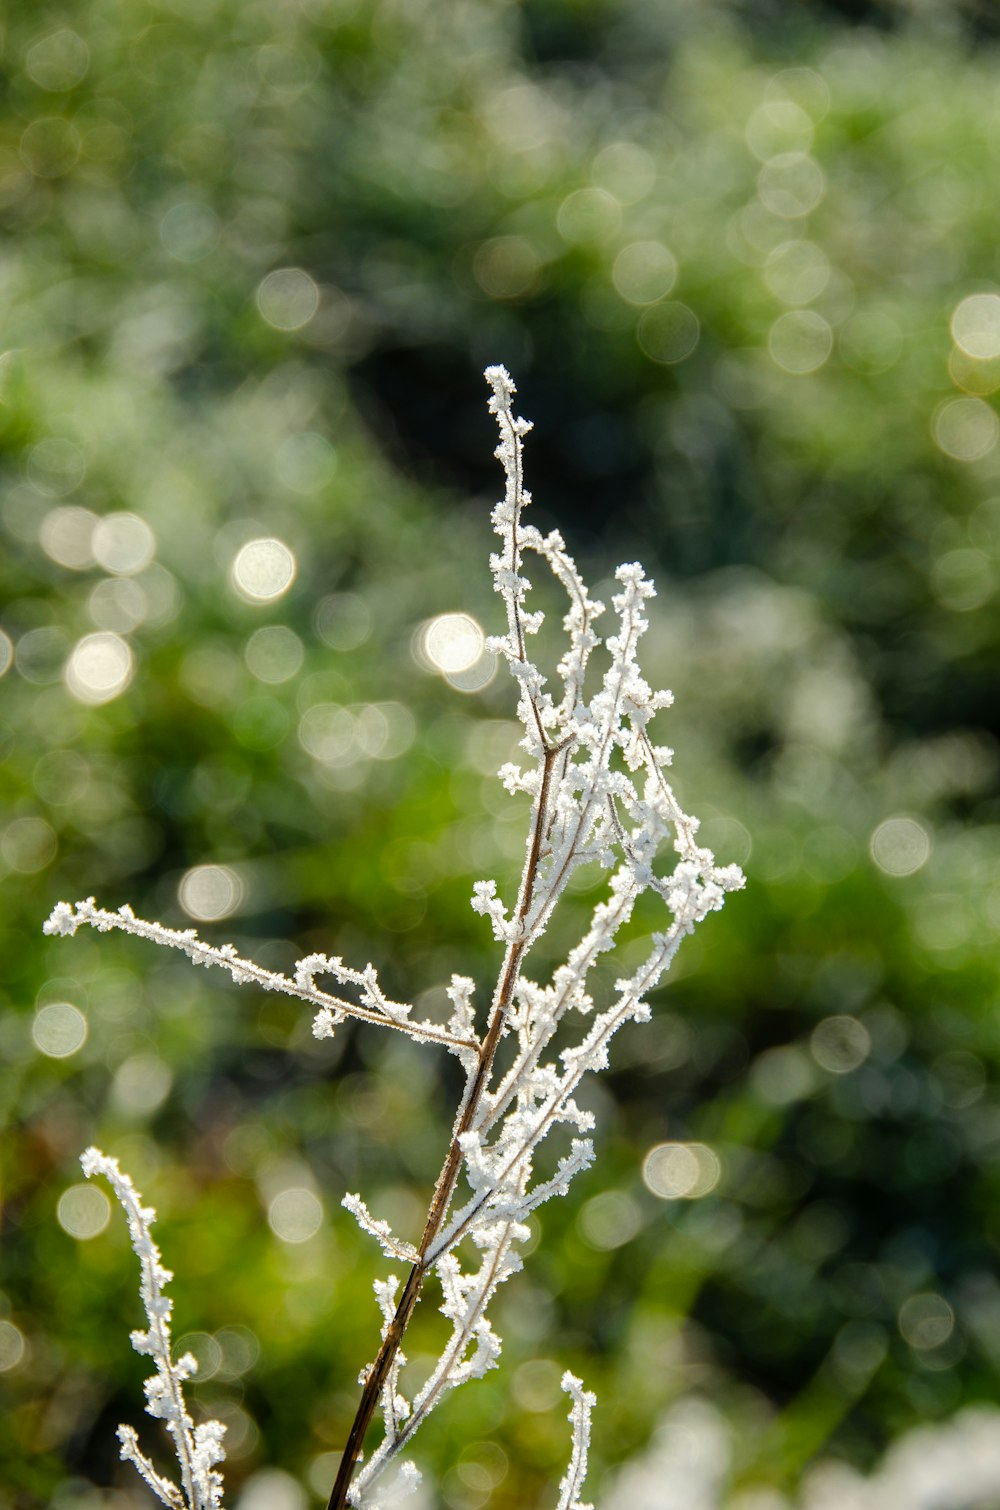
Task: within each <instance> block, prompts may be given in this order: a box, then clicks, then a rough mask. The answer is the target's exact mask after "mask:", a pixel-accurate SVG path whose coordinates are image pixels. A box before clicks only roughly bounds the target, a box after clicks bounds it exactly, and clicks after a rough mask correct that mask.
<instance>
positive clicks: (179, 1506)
mask: <svg viewBox="0 0 1000 1510" xmlns="http://www.w3.org/2000/svg"><path fill="white" fill-rule="evenodd" d="M80 1163H81V1165H82V1166H83V1172H84V1174H85V1175H87V1177H88V1178H89V1177H90V1176H91V1175H94V1174H102V1175H104V1177H105V1179H106V1180H107V1181H108V1182H109V1184H110V1185H111V1188H112V1189H113V1190H114V1193H115V1195H116V1196H117V1197H118V1200H119V1201H120V1203H121V1206H122V1210H123V1211H124V1212H125V1216H126V1219H127V1221H128V1232H129V1237H130V1238H131V1239H132V1247H133V1248H134V1249H135V1252H136V1256H137V1257H138V1259H139V1263H140V1265H141V1266H142V1280H141V1282H140V1285H139V1294H140V1296H141V1297H142V1303H143V1306H144V1308H145V1311H146V1317H147V1319H148V1321H149V1330H148V1331H146V1332H139V1331H135V1332H132V1333H131V1340H132V1346H133V1347H134V1348H135V1350H136V1352H137V1353H144V1354H147V1355H148V1356H149V1357H150V1358H152V1359H153V1360H154V1362H155V1364H156V1373H155V1374H152V1375H151V1376H150V1377H149V1378H148V1379H147V1380H146V1385H145V1389H146V1410H147V1411H148V1412H149V1414H150V1415H151V1416H157V1417H159V1419H160V1420H162V1421H163V1422H165V1424H166V1428H167V1430H168V1432H169V1433H170V1435H171V1436H172V1437H173V1440H174V1451H175V1452H176V1454H177V1462H178V1464H179V1465H180V1470H181V1485H182V1488H180V1489H178V1488H177V1485H176V1484H173V1483H171V1481H170V1480H169V1479H165V1478H164V1477H163V1476H162V1475H161V1474H159V1473H157V1471H156V1469H155V1468H154V1467H153V1465H152V1463H151V1462H150V1461H149V1459H148V1458H147V1457H146V1456H145V1454H144V1453H143V1452H142V1451H141V1450H140V1448H139V1439H138V1437H137V1436H136V1434H135V1431H134V1430H133V1429H132V1427H131V1426H119V1428H118V1440H119V1442H120V1443H121V1455H122V1458H123V1459H124V1460H125V1461H126V1462H129V1463H133V1464H134V1465H135V1467H136V1469H137V1470H138V1472H139V1474H140V1475H141V1476H142V1478H144V1479H145V1481H146V1483H147V1484H148V1485H149V1487H150V1488H151V1489H152V1490H153V1492H154V1494H156V1495H157V1496H158V1498H159V1499H160V1500H161V1501H162V1503H163V1504H164V1505H167V1506H169V1510H220V1507H221V1505H222V1475H221V1474H220V1473H217V1472H216V1471H215V1464H216V1463H221V1462H222V1461H223V1459H224V1458H225V1455H226V1454H225V1450H224V1448H223V1446H222V1434H223V1432H224V1431H225V1429H226V1428H225V1427H224V1426H223V1424H222V1422H221V1421H205V1422H203V1423H202V1425H200V1426H195V1425H194V1423H193V1421H192V1420H191V1417H190V1416H189V1415H188V1411H187V1406H186V1405H185V1403H184V1390H183V1385H184V1381H185V1379H190V1377H191V1375H192V1374H193V1373H194V1372H195V1370H196V1368H197V1366H198V1365H197V1364H196V1362H195V1360H194V1358H193V1357H192V1355H191V1354H190V1353H185V1354H184V1355H183V1356H182V1357H180V1358H178V1359H176V1360H175V1359H174V1358H173V1357H172V1354H171V1347H170V1313H171V1310H172V1309H173V1302H172V1301H170V1300H168V1299H167V1297H166V1295H165V1294H164V1290H165V1287H166V1285H167V1284H168V1283H169V1282H170V1280H171V1278H172V1277H173V1276H172V1275H171V1272H170V1270H169V1269H165V1268H164V1267H163V1263H162V1260H161V1256H160V1250H159V1248H158V1247H157V1246H156V1244H155V1243H154V1242H153V1237H152V1233H151V1232H150V1230H149V1229H150V1227H151V1225H152V1223H153V1221H154V1220H155V1217H156V1212H155V1211H154V1210H153V1208H152V1207H151V1206H143V1204H142V1199H141V1197H140V1195H139V1193H138V1191H137V1190H136V1188H135V1186H134V1185H133V1184H132V1181H131V1180H130V1179H129V1177H128V1175H127V1174H123V1173H122V1171H121V1170H120V1169H119V1167H118V1160H117V1159H111V1158H108V1156H107V1155H106V1154H103V1153H101V1151H100V1149H99V1148H88V1149H87V1151H86V1152H85V1153H84V1154H83V1155H82V1157H81V1159H80Z"/></svg>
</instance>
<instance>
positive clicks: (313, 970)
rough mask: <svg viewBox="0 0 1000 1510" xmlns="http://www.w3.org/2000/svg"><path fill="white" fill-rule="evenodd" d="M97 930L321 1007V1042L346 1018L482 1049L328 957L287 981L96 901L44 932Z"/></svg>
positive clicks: (190, 935) (192, 935)
mask: <svg viewBox="0 0 1000 1510" xmlns="http://www.w3.org/2000/svg"><path fill="white" fill-rule="evenodd" d="M84 923H86V924H88V925H89V926H90V927H91V928H96V929H97V931H98V933H108V932H109V931H110V930H111V929H112V928H119V929H121V931H122V932H123V933H134V934H136V935H137V936H138V937H139V938H144V939H149V940H151V941H152V942H153V943H154V944H163V945H165V946H166V947H167V948H169V949H180V950H181V951H182V952H183V953H184V954H186V955H187V956H188V958H189V959H190V960H191V961H192V962H193V963H194V964H196V965H206V966H207V965H218V966H220V967H221V968H222V969H223V970H228V971H229V974H230V975H231V976H232V977H233V980H234V981H235V982H236V983H237V985H247V984H252V985H255V986H261V987H263V989H264V990H265V991H282V992H284V994H285V995H286V996H297V997H298V998H299V999H300V1000H301V1001H308V1002H310V1003H312V1005H314V1006H317V1007H319V1011H318V1012H317V1014H316V1020H315V1022H314V1023H313V1032H314V1033H315V1035H316V1037H317V1038H331V1037H332V1036H333V1030H334V1028H335V1027H337V1025H338V1024H339V1023H341V1022H343V1020H344V1018H345V1017H357V1018H360V1020H361V1021H362V1022H374V1023H379V1024H381V1025H382V1026H383V1027H387V1028H397V1029H398V1030H399V1031H400V1032H402V1033H407V1034H408V1035H409V1036H410V1037H411V1038H416V1039H418V1040H419V1039H424V1040H429V1041H430V1042H431V1043H443V1044H445V1045H446V1046H447V1047H448V1048H450V1049H452V1050H453V1051H454V1052H455V1053H459V1054H461V1053H462V1052H468V1051H469V1050H475V1049H478V1047H479V1044H478V1041H477V1040H476V1038H475V1037H474V1036H471V1035H470V1036H469V1037H468V1038H464V1037H462V1038H459V1037H456V1036H455V1035H453V1034H452V1033H449V1032H445V1031H444V1030H443V1029H441V1028H439V1027H437V1026H436V1025H435V1024H434V1023H432V1022H411V1021H410V1020H409V1017H408V1013H409V1012H410V1010H411V1008H410V1007H409V1006H406V1005H404V1004H403V1003H402V1002H396V1001H389V1000H388V999H387V998H386V997H385V996H384V995H383V994H382V991H381V990H380V988H379V984H378V976H377V974H376V972H375V969H374V967H373V966H372V965H366V966H365V968H364V969H363V970H352V969H350V968H349V967H348V966H347V965H345V964H344V962H343V961H342V960H340V959H336V958H334V959H328V958H327V956H326V955H325V954H309V955H307V956H306V957H305V959H301V960H299V962H298V964H297V965H296V967H295V979H294V980H291V979H289V977H288V976H287V975H281V974H279V973H278V972H277V971H275V970H265V969H264V968H263V967H262V966H261V965H255V964H254V962H253V960H247V959H241V958H240V956H239V955H238V954H237V953H236V950H235V948H234V947H233V945H232V944H222V945H220V946H219V947H218V948H216V947H214V946H213V945H212V944H206V943H205V942H204V941H203V940H202V939H200V938H199V937H198V935H197V933H196V932H195V930H194V929H193V928H185V929H183V930H178V929H176V928H166V927H164V925H163V924H162V923H148V922H146V921H145V920H144V919H143V918H137V917H136V915H135V913H134V912H133V911H132V909H131V907H129V905H128V904H127V903H126V904H125V905H124V906H123V907H119V909H118V911H117V912H107V911H105V909H104V908H103V907H97V906H95V904H94V898H93V897H87V898H86V899H85V900H84V901H82V902H77V903H76V906H75V908H74V907H73V906H72V905H71V904H70V903H69V902H57V903H56V905H55V907H53V909H52V912H51V915H50V916H49V918H48V919H47V920H46V922H45V923H43V925H42V932H43V933H49V934H64V935H70V936H72V935H73V934H74V933H75V932H76V930H77V929H78V928H79V927H80V926H81V925H82V924H84ZM319 972H322V973H324V974H330V975H333V976H334V978H335V979H336V980H338V981H340V982H341V983H342V984H343V985H352V984H353V985H359V986H361V988H362V991H361V1005H360V1006H359V1005H357V1004H356V1003H355V1002H350V1001H344V1000H343V999H342V998H340V997H339V996H331V995H330V993H329V992H327V991H321V990H320V989H319V987H318V986H317V985H316V983H315V981H314V979H313V977H314V976H315V975H316V974H318V973H319Z"/></svg>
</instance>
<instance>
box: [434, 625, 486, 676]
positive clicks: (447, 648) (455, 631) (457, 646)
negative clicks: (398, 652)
mask: <svg viewBox="0 0 1000 1510" xmlns="http://www.w3.org/2000/svg"><path fill="white" fill-rule="evenodd" d="M484 645H485V639H484V636H483V631H482V629H481V628H480V627H479V625H478V624H477V623H476V621H475V619H473V618H470V617H469V615H468V614H467V613H442V614H439V615H438V617H437V618H436V619H430V620H429V621H428V622H427V623H426V624H425V625H424V627H423V631H422V634H421V637H420V648H421V650H422V651H423V654H424V656H425V658H426V660H427V661H428V662H429V664H430V665H431V666H432V667H433V668H434V670H435V671H440V672H442V673H443V674H444V675H445V676H449V675H451V676H453V675H455V674H456V673H457V672H461V671H468V670H469V669H470V668H471V667H473V666H474V665H475V664H476V662H477V661H478V660H479V659H480V657H481V656H482V654H483V648H484Z"/></svg>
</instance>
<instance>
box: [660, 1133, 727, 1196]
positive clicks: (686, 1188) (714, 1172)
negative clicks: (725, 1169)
mask: <svg viewBox="0 0 1000 1510" xmlns="http://www.w3.org/2000/svg"><path fill="white" fill-rule="evenodd" d="M721 1177H722V1164H721V1163H720V1161H719V1156H718V1154H717V1153H715V1151H714V1149H711V1148H709V1146H708V1144H707V1143H657V1144H656V1146H655V1147H654V1148H651V1149H650V1150H649V1152H648V1153H647V1154H646V1157H645V1159H644V1160H643V1164H642V1178H643V1181H644V1183H645V1185H646V1188H647V1189H648V1190H651V1191H652V1193H653V1194H654V1195H656V1196H659V1197H660V1199H661V1200H663V1201H676V1200H682V1199H683V1200H697V1199H698V1198H699V1197H700V1196H703V1195H708V1194H709V1192H710V1191H712V1190H714V1189H715V1187H716V1186H717V1185H718V1183H719V1180H720V1179H721Z"/></svg>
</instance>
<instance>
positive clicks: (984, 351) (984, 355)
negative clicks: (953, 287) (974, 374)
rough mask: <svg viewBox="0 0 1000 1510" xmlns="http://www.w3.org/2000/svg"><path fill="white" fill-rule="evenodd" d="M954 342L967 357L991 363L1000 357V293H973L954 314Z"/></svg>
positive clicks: (952, 320) (952, 331)
mask: <svg viewBox="0 0 1000 1510" xmlns="http://www.w3.org/2000/svg"><path fill="white" fill-rule="evenodd" d="M951 334H952V337H953V339H954V342H955V345H956V346H958V347H960V348H961V350H962V351H964V352H965V354H966V356H970V357H975V359H976V360H977V361H980V362H988V361H990V360H991V359H992V358H993V357H1000V295H997V294H970V295H969V297H968V298H967V299H963V300H962V302H961V303H960V304H957V305H956V306H955V312H954V314H953V315H952V317H951Z"/></svg>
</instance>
